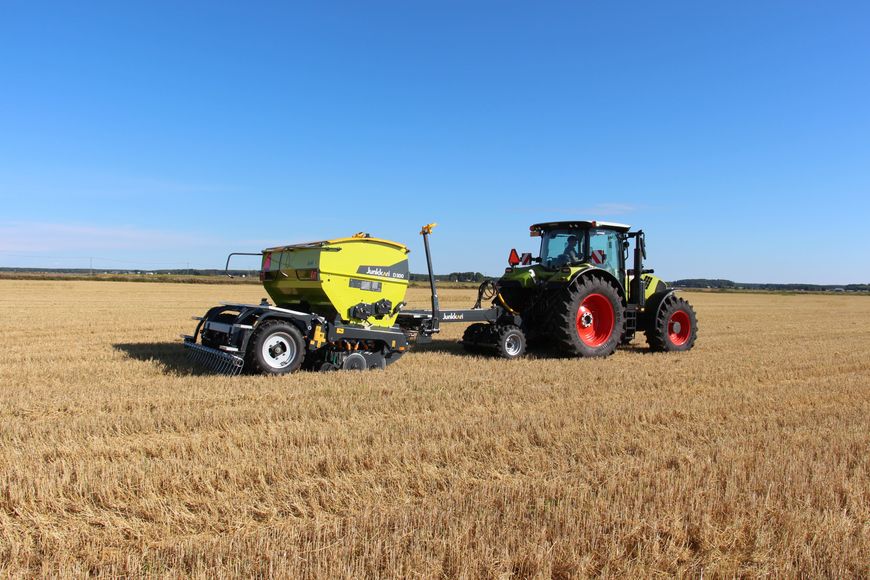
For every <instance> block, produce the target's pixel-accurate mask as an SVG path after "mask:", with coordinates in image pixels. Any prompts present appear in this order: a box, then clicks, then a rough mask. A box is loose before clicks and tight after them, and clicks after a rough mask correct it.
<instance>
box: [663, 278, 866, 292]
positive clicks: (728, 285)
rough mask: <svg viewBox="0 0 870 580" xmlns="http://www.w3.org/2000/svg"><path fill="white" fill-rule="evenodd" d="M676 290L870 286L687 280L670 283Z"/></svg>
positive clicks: (807, 289)
mask: <svg viewBox="0 0 870 580" xmlns="http://www.w3.org/2000/svg"><path fill="white" fill-rule="evenodd" d="M670 284H671V286H674V287H675V288H712V289H717V290H779V291H789V292H801V291H802V292H868V291H870V284H772V283H755V282H734V281H732V280H722V279H720V278H712V279H711V278H687V279H684V280H675V281H673V282H671V283H670Z"/></svg>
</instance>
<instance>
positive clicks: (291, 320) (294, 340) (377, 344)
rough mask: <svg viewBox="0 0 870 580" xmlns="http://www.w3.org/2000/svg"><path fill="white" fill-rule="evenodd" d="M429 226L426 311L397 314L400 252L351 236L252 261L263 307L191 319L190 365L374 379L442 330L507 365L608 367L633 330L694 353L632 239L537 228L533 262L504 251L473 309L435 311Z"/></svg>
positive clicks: (654, 344) (639, 237)
mask: <svg viewBox="0 0 870 580" xmlns="http://www.w3.org/2000/svg"><path fill="white" fill-rule="evenodd" d="M434 226H435V224H430V225H427V226H424V227H423V230H422V231H421V232H420V233H421V234H422V236H423V244H424V247H425V250H426V264H427V267H428V271H429V283H430V287H431V290H432V308H431V310H409V309H406V308H405V306H406V303H405V300H404V298H405V292H406V290H407V287H408V282H409V279H410V276H409V273H408V272H409V271H408V259H407V254H408V253H409V251H410V250H408V248H407V247H405V246H404V245H403V244H400V243H397V242H392V241H389V240H383V239H378V238H373V237H371V236H369V235H368V234H362V233H360V234H357V235H354V236H352V237H349V238H336V239H332V240H324V241H319V242H310V243H305V244H294V245H289V246H280V247H275V248H267V249H266V250H263V251H262V252H258V253H256V254H253V255H257V256H260V257H261V261H262V266H261V271H260V280H261V281H262V282H263V287H264V289H265V290H266V292H267V293H268V294H269V296H270V297H271V298H272V300H273V301H274V303H270V302H269V301H268V300H267V299H265V298H264V299H263V300H262V301H261V302H260V303H259V304H241V303H237V302H223V303H221V304H219V305H217V306H214V307H212V308H210V309H209V310H208V311H207V312H206V313H205V315H204V316H195V317H194V319H195V320H197V321H198V322H197V325H196V329H195V330H194V333H193V334H192V335H182V337H183V339H184V347H185V348H186V349H187V352H188V353H189V355H190V356H191V358H192V359H193V360H194V361H196V362H198V363H200V364H202V365H204V366H206V367H208V368H210V369H212V370H213V371H216V372H219V373H224V374H228V375H237V374H240V373H241V372H243V370H247V371H251V372H256V373H262V374H286V373H291V372H294V371H296V370H298V369H309V370H320V371H331V370H339V369H342V370H364V369H383V368H385V367H386V366H387V365H389V364H392V363H394V362H395V361H397V360H398V359H399V358H400V357H401V356H402V355H404V354H405V353H406V352H407V351H408V350H409V349H410V348H411V347H412V346H413V345H414V344H420V343H426V342H430V341H431V340H432V337H433V335H435V334H437V333H438V332H439V331H440V325H441V323H448V322H456V323H464V324H468V323H472V324H471V325H470V326H469V327H468V328H467V329H466V331H465V334H464V336H463V339H462V343H463V345H464V346H465V348H466V349H468V350H470V351H474V352H478V351H485V350H489V351H495V352H497V353H498V354H499V355H500V356H502V357H504V358H508V359H513V358H517V357H520V356H522V355H523V354H525V352H526V346H527V342H528V341H534V342H538V341H539V342H550V343H554V344H555V345H556V346H557V347H558V348H559V349H560V350H561V351H562V352H563V353H564V354H566V355H568V356H583V357H596V356H597V357H600V356H608V355H610V354H612V353H613V351H614V350H615V349H616V347H617V346H618V345H620V344H625V343H628V342H630V341H631V340H632V338H634V335H635V333H636V332H637V331H639V330H643V331H644V332H645V333H646V337H647V342H648V343H649V345H650V347H651V348H652V350H656V351H684V350H689V349H690V348H692V346H693V345H694V343H695V337H696V336H697V321H696V319H695V312H694V310H692V307H691V306H689V304H688V303H687V302H686V301H685V300H683V299H682V298H680V297H678V296H676V294H675V293H674V290H673V289H670V288H668V287H667V286H666V285H665V283H664V282H662V281H661V280H659V279H658V278H656V277H654V276H652V270H644V269H643V260H644V258H645V257H646V250H645V244H644V234H643V232H642V231H636V232H632V231H629V230H630V228H629V227H628V226H625V225H621V224H613V223H607V222H594V221H592V222H587V221H576V222H551V223H543V224H536V225H534V226H532V228H531V234H532V236H538V237H540V238H541V253H540V256H539V257H537V258H532V256H531V254H523V256H520V255H519V254H517V252H516V250H512V251H511V255H510V259H509V262H510V268H508V269H507V270H506V271H505V274H504V276H502V277H501V278H500V279H499V280H491V281H487V282H484V283H483V284H482V285H481V286H480V288H479V289H478V295H477V302H476V303H475V304H474V306H473V307H472V308H469V309H460V310H442V309H441V308H440V306H439V303H438V291H437V287H436V283H435V275H434V271H433V268H432V256H431V252H430V250H429V236H430V235H431V233H432V228H433V227H434ZM631 240H634V242H635V246H634V264H633V268H631V269H628V268H626V261H627V259H628V250H629V247H630V241H631ZM234 255H237V253H233V254H230V256H229V257H228V258H227V272H229V262H230V258H231V257H232V256H234ZM484 302H488V304H486V305H485V304H484Z"/></svg>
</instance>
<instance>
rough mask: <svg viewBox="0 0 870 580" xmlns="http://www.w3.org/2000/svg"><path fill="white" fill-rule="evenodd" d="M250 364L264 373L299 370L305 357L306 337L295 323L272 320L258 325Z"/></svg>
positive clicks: (255, 370) (251, 347) (275, 373)
mask: <svg viewBox="0 0 870 580" xmlns="http://www.w3.org/2000/svg"><path fill="white" fill-rule="evenodd" d="M249 353H250V354H249V355H248V356H249V362H250V368H251V370H253V371H254V372H258V373H261V374H264V375H283V374H287V373H292V372H293V371H295V370H298V369H299V367H300V366H301V365H302V360H303V359H304V358H305V341H304V340H303V339H302V333H301V332H299V329H298V328H296V325H295V324H292V323H290V322H286V321H284V320H268V321H266V322H264V323H262V324H261V325H259V326H258V327H257V330H255V331H254V335H253V336H252V337H251V346H250V347H249Z"/></svg>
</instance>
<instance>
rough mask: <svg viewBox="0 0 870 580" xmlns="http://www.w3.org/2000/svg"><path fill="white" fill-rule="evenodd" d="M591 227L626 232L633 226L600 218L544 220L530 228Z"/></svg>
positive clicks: (540, 229)
mask: <svg viewBox="0 0 870 580" xmlns="http://www.w3.org/2000/svg"><path fill="white" fill-rule="evenodd" d="M575 228H576V229H589V228H602V229H605V230H616V231H617V232H621V233H625V232H627V231H628V230H630V229H631V226H629V225H626V224H619V223H616V222H603V221H598V220H592V221H586V220H574V221H565V222H542V223H539V224H534V225H533V226H531V227H530V228H529V229H530V230H533V231H538V232H541V231H548V230H562V229H565V230H568V229H575Z"/></svg>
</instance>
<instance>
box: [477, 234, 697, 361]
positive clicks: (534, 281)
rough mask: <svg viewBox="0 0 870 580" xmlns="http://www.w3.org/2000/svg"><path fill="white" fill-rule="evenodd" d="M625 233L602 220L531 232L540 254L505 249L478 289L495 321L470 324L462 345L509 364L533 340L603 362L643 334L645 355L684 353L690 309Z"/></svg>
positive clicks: (640, 238)
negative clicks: (492, 352) (502, 261)
mask: <svg viewBox="0 0 870 580" xmlns="http://www.w3.org/2000/svg"><path fill="white" fill-rule="evenodd" d="M630 230H631V228H630V226H627V225H624V224H618V223H612V222H604V221H559V222H546V223H539V224H535V225H533V226H531V228H530V234H531V236H532V237H539V238H540V239H541V248H540V255H539V256H538V257H535V258H532V256H531V254H529V253H527V254H523V255H522V256H520V255H519V254H518V253H517V252H516V250H511V253H510V256H509V259H508V261H509V265H510V267H509V268H507V270H506V271H505V273H504V275H503V276H502V277H501V278H500V279H499V280H497V281H494V282H485V283H484V284H483V285H482V286H481V288H480V290H479V301H480V299H483V298H489V297H490V296H492V297H493V307H495V308H497V309H499V310H502V311H503V315H502V316H501V317H500V319H501V320H502V321H503V323H502V324H499V323H498V322H496V323H494V324H493V323H490V322H478V323H475V324H472V325H471V326H469V327H468V329H467V330H466V331H465V334H464V336H463V339H462V343H463V345H464V346H465V347H466V348H467V349H468V350H471V351H478V350H480V349H481V348H487V347H491V348H495V349H496V350H497V352H498V353H499V354H500V355H501V356H503V357H506V358H514V357H516V356H520V355H522V354H523V352H524V350H525V348H526V345H527V342H532V343H538V342H540V343H549V344H550V345H552V346H554V347H556V349H558V350H559V351H560V352H562V353H563V354H565V355H567V356H575V357H603V356H608V355H610V354H612V353H613V352H614V351H615V350H616V348H617V347H618V346H620V345H625V344H628V343H630V342H631V341H632V339H633V338H634V336H635V334H636V333H637V332H638V331H643V332H644V334H645V335H646V340H647V343H648V344H649V347H650V349H651V350H653V351H686V350H689V349H691V348H692V347H693V346H694V344H695V339H696V337H697V331H698V325H697V319H696V316H695V312H694V310H693V309H692V307H691V306H690V305H689V303H688V302H687V301H686V300H684V299H683V298H681V297H679V296H677V295H676V293H675V291H674V290H673V289H671V288H668V286H667V284H665V282H664V281H662V280H661V279H660V278H657V277H656V276H653V270H651V269H644V268H643V261H644V260H645V259H646V242H645V235H644V233H643V231H642V230H638V231H630ZM631 241H634V256H633V258H634V259H633V265H632V266H633V267H631V268H629V267H627V263H628V258H629V249H630V247H631ZM511 317H513V318H514V319H515V320H514V321H513V323H511V321H510V320H509V319H510V318H511Z"/></svg>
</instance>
